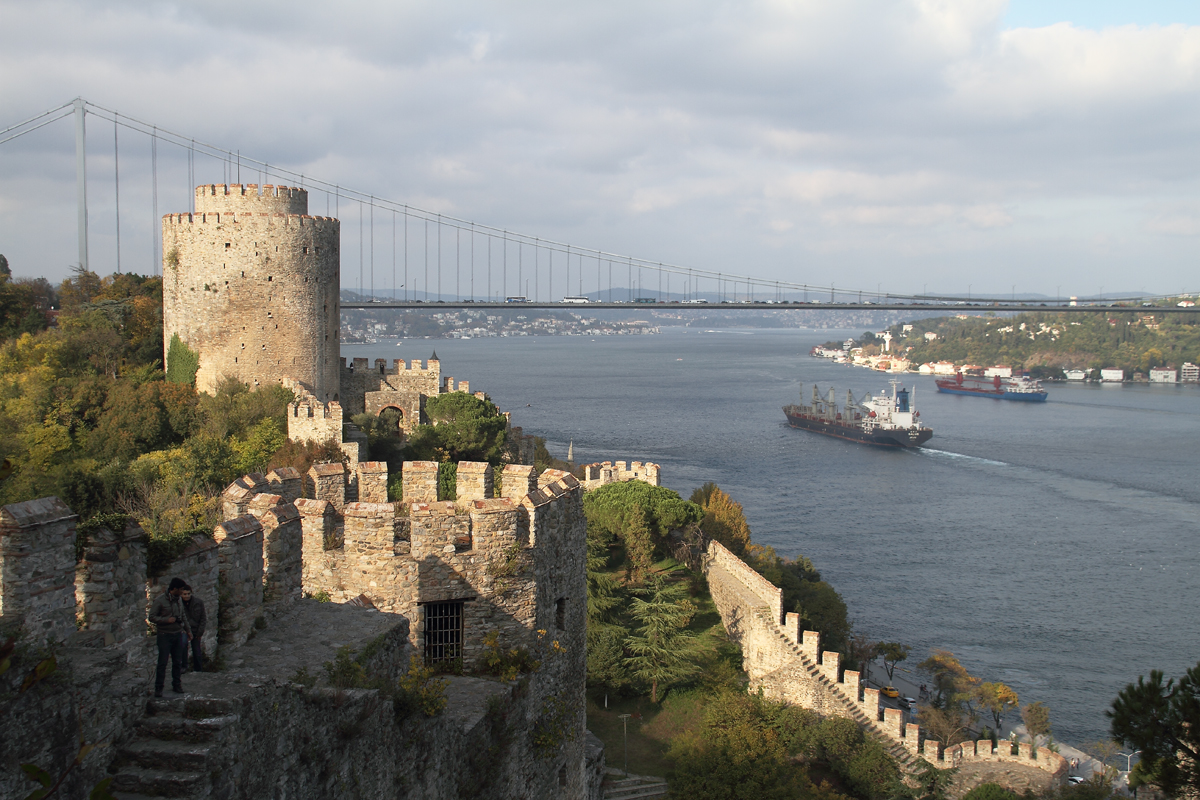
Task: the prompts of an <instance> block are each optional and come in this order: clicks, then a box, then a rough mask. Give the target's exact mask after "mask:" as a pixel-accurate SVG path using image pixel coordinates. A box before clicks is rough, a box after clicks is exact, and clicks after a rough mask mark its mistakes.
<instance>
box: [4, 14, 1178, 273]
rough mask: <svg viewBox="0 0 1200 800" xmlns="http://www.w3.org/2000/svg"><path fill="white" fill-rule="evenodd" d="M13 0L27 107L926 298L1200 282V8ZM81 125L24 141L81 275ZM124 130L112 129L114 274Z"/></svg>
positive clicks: (132, 150) (129, 208) (28, 225)
mask: <svg viewBox="0 0 1200 800" xmlns="http://www.w3.org/2000/svg"><path fill="white" fill-rule="evenodd" d="M0 4H2V5H0V14H3V18H4V20H5V24H4V26H3V27H0V75H3V76H4V78H3V79H2V80H0V109H3V114H2V116H3V117H4V118H3V119H0V123H3V124H8V123H11V122H15V121H17V120H19V119H21V118H23V117H25V116H30V115H32V114H34V113H37V112H38V111H41V110H43V109H45V108H48V107H51V106H53V105H57V104H58V103H61V102H64V101H66V100H68V99H69V98H71V97H74V96H76V95H80V94H82V95H84V96H86V97H88V98H89V99H91V100H92V101H94V102H97V103H99V104H101V105H104V106H107V107H110V108H116V109H118V110H120V111H122V112H124V113H128V114H131V115H134V116H137V117H140V118H142V119H146V120H148V121H152V122H155V123H157V124H160V125H164V126H167V127H169V128H172V129H174V130H178V131H180V132H184V133H186V134H187V135H189V136H193V135H194V136H196V138H197V139H202V140H205V141H210V142H213V143H215V144H219V145H223V146H227V147H230V148H231V149H240V150H241V151H242V152H243V153H246V154H249V155H254V156H256V157H258V158H262V159H264V160H267V161H270V162H271V163H272V164H279V165H281V166H286V167H287V168H289V169H292V170H295V171H297V172H303V173H305V174H306V175H317V176H320V177H324V178H327V179H329V180H331V181H335V182H338V183H340V184H342V185H352V186H355V187H356V188H360V189H362V190H363V191H365V192H367V193H370V194H374V195H376V196H381V197H388V198H392V199H395V200H398V201H400V202H406V203H409V204H414V205H422V204H423V205H425V206H427V207H428V208H430V210H433V211H435V212H441V213H454V214H456V215H458V216H462V217H464V218H467V219H473V220H477V221H479V222H481V223H485V224H490V225H496V226H498V227H501V228H507V229H510V230H512V229H519V230H522V231H525V232H527V233H529V234H530V235H534V236H539V237H541V238H554V239H559V240H563V241H571V242H572V243H573V245H578V246H581V247H587V246H594V247H601V248H604V249H605V250H609V251H614V252H625V253H633V254H636V255H643V256H645V257H648V258H653V259H654V260H670V261H672V262H675V263H681V264H687V265H693V266H696V267H702V268H707V269H714V270H722V271H736V269H740V268H741V267H738V266H737V265H739V264H747V263H753V264H755V265H756V266H755V269H756V270H758V271H760V272H761V273H762V277H765V278H768V279H774V278H780V279H782V278H784V277H786V276H787V275H789V274H790V273H791V271H792V270H793V269H794V264H795V254H796V253H798V252H799V253H805V254H807V257H808V258H809V262H808V263H810V264H811V266H812V268H813V269H814V270H815V271H816V272H820V271H822V270H825V271H833V270H839V271H845V270H851V271H853V272H854V273H855V274H859V275H861V276H862V280H863V281H864V282H865V283H867V284H868V285H873V284H874V283H875V282H876V281H895V280H907V281H911V282H912V285H910V286H908V287H902V286H897V287H895V291H903V290H904V289H905V288H908V289H910V290H911V289H912V288H913V286H916V287H918V288H919V286H920V285H921V284H923V283H925V282H926V281H928V280H938V279H939V276H941V275H944V274H950V272H949V271H950V270H951V269H952V270H953V274H955V275H961V274H962V273H963V272H964V271H971V270H977V279H976V283H977V285H982V284H983V283H986V282H987V281H988V280H991V279H992V277H991V276H993V275H994V274H996V271H995V264H996V263H1007V264H1016V265H1018V266H1015V267H1010V268H1009V269H1010V271H1011V270H1015V271H1017V272H1018V273H1020V274H1014V275H1013V276H1012V277H1011V278H1010V277H1008V275H1007V273H1006V277H1005V278H1004V281H1005V287H1008V286H1010V285H1011V282H1012V281H1013V280H1018V281H1021V282H1027V283H1028V290H1029V291H1034V290H1038V289H1041V290H1046V287H1047V286H1049V287H1050V288H1051V289H1052V288H1053V285H1055V284H1058V283H1070V282H1071V280H1072V279H1073V277H1074V276H1076V275H1081V274H1089V275H1090V273H1091V272H1095V271H1097V270H1100V271H1109V273H1110V275H1109V276H1108V277H1105V278H1104V282H1105V284H1109V285H1117V284H1119V283H1120V276H1121V275H1122V274H1123V273H1124V272H1125V271H1128V270H1130V269H1134V268H1136V265H1137V264H1139V263H1140V262H1139V261H1138V253H1139V252H1144V251H1147V250H1152V251H1153V252H1154V253H1155V254H1156V260H1157V263H1158V265H1159V267H1158V271H1159V272H1160V273H1161V280H1163V281H1164V284H1165V286H1167V287H1171V288H1175V287H1176V286H1177V285H1178V284H1180V282H1181V281H1182V282H1187V281H1189V280H1194V278H1193V277H1192V273H1193V271H1194V270H1193V269H1192V266H1191V265H1192V263H1193V262H1194V241H1193V240H1191V239H1190V238H1188V237H1193V236H1195V235H1196V232H1195V231H1196V223H1195V220H1196V219H1197V214H1196V212H1195V209H1194V208H1187V207H1178V204H1177V203H1176V200H1175V198H1179V197H1188V196H1195V194H1196V191H1197V189H1200V185H1198V184H1200V164H1197V162H1196V159H1195V157H1194V147H1195V141H1196V139H1197V134H1198V133H1200V27H1188V26H1182V25H1173V26H1126V27H1119V28H1106V29H1104V30H1102V31H1091V30H1086V29H1082V28H1078V27H1075V26H1072V25H1070V24H1065V23H1064V24H1057V25H1051V26H1046V27H1042V28H1021V29H1015V30H1004V29H1003V27H1002V21H1003V17H1004V14H1005V10H1006V4H1005V3H1004V2H1003V0H901V2H896V3H882V4H881V3H877V2H871V1H869V0H844V2H838V3H828V2H820V0H788V1H787V2H785V1H784V0H751V2H746V3H738V4H733V3H729V2H728V1H727V0H688V2H684V0H663V1H662V2H660V3H654V4H646V3H643V2H633V1H632V0H613V2H610V3H604V4H565V5H563V4H559V5H555V4H532V3H520V2H504V1H501V2H496V3H478V2H474V3H461V2H452V1H449V2H439V3H432V2H386V3H385V2H382V0H370V1H368V2H363V3H355V4H350V5H345V4H342V5H331V4H327V3H325V4H322V3H315V2H310V1H309V0H293V2H289V3H286V4H285V3H283V2H282V1H281V0H262V1H261V2H256V3H253V4H248V5H247V4H244V3H234V2H233V0H214V2H211V3H206V4H199V5H198V4H194V3H182V2H169V3H158V4H144V3H135V2H119V1H118V2H111V3H105V4H95V3H85V2H81V1H80V2H73V1H71V0H46V2H40V3H36V4H34V3H20V2H11V1H9V2H6V1H5V0H0ZM59 125H61V126H63V129H62V130H61V131H57V130H56V129H52V128H47V129H45V132H44V133H45V136H43V135H42V132H39V133H37V134H32V135H30V136H28V137H25V138H23V139H20V140H16V141H15V142H13V143H9V144H5V145H0V207H3V208H5V209H7V210H6V212H5V213H4V214H3V215H0V247H3V248H4V251H5V253H6V255H8V256H9V258H10V261H12V262H13V263H14V267H15V268H16V269H18V270H21V269H24V270H27V271H30V272H37V273H38V274H40V272H39V271H41V272H45V273H46V274H52V275H58V276H59V277H62V276H63V275H65V266H64V265H66V264H68V263H70V262H71V261H72V260H73V259H74V255H73V252H74V243H73V239H72V237H73V228H72V227H71V215H70V214H66V215H62V216H63V219H59V218H58V216H60V215H59V212H60V210H61V207H62V205H63V204H64V203H67V202H69V200H70V198H71V197H73V187H72V182H73V175H74V173H73V160H72V155H73V151H72V143H71V131H70V128H69V123H67V122H63V123H59ZM0 127H2V125H0ZM122 137H124V138H122V141H121V148H122V151H121V169H122V201H121V207H122V215H123V217H122V228H121V235H122V251H123V252H125V250H126V248H128V249H129V252H131V253H138V254H143V253H149V252H150V241H151V240H150V236H151V231H152V229H153V227H154V220H153V214H152V213H151V208H150V201H151V200H150V170H149V164H148V159H147V154H148V143H147V142H146V141H144V140H141V139H138V138H137V137H135V136H134V135H133V134H128V135H127V134H125V133H122ZM110 153H111V131H103V130H101V127H100V125H99V124H98V123H96V124H92V127H90V128H89V159H90V160H89V164H90V166H91V169H90V182H91V183H90V187H89V197H90V200H91V202H92V204H93V218H94V222H93V224H92V236H93V240H94V248H93V249H94V251H95V252H96V253H97V255H96V259H97V263H98V265H99V266H100V267H101V268H104V266H105V265H109V266H111V264H110V262H112V261H113V258H112V255H111V254H113V253H115V247H114V244H115V242H114V241H113V233H114V232H113V231H112V230H111V229H112V227H113V226H112V224H111V218H112V213H113V208H112V205H113V204H112V185H111V177H110V176H111V174H112V170H111V167H112V164H111V158H110V156H109V154H110ZM159 159H160V162H159V168H158V172H159V178H160V200H159V204H160V208H159V213H166V212H167V211H168V210H173V209H178V208H181V207H185V204H186V202H187V186H186V183H187V181H186V175H187V172H186V162H185V161H181V153H180V152H179V151H177V150H175V149H173V148H169V147H166V146H165V145H163V146H160V153H159ZM196 169H197V180H198V181H199V180H203V181H204V182H214V181H217V180H221V179H223V176H224V175H225V174H226V173H227V171H228V168H227V167H225V166H224V165H222V164H220V163H209V162H207V161H205V162H203V163H198V164H197V167H196ZM243 178H244V179H246V173H245V172H244V173H243ZM255 179H256V178H255ZM64 198H65V199H64ZM325 202H326V199H325V198H324V197H323V196H321V195H320V194H319V193H314V194H313V197H312V203H313V205H314V210H319V211H320V212H321V213H324V207H325ZM126 213H128V214H129V215H130V217H129V219H128V221H126V219H125V217H124V215H125V214H126ZM64 220H65V221H64ZM350 227H354V228H355V229H356V228H357V225H354V226H347V228H346V229H347V230H349V228H350ZM1109 232H1119V236H1118V239H1119V241H1120V242H1121V243H1122V244H1121V245H1120V246H1119V247H1116V248H1110V249H1109V251H1108V252H1109V253H1110V256H1109V257H1108V260H1106V261H1104V262H1103V263H1098V262H1097V260H1096V258H1095V250H1094V248H1095V242H1096V241H1097V239H1096V236H1097V234H1098V233H1101V234H1108V233H1109ZM344 233H345V231H344ZM353 233H354V235H357V232H356V230H355V231H354V232H353ZM346 235H347V236H349V235H350V234H346ZM1051 245H1052V246H1051ZM343 249H344V250H347V251H349V250H350V249H351V248H349V247H347V248H343ZM881 252H886V253H888V254H889V256H894V259H893V258H889V259H888V265H887V266H883V265H882V262H881V259H880V253H881ZM145 258H146V259H147V260H148V256H146V257H145ZM897 266H901V267H905V269H896V268H895V267H897ZM897 275H900V276H902V277H901V278H897V277H896V276H897ZM1089 280H1093V279H1092V278H1090V277H1089ZM1094 280H1096V282H1098V279H1094ZM930 288H931V290H932V289H933V286H932V285H931V287H930Z"/></svg>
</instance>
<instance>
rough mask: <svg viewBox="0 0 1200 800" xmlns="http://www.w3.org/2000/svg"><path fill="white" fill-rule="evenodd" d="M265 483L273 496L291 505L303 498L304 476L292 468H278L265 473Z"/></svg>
mask: <svg viewBox="0 0 1200 800" xmlns="http://www.w3.org/2000/svg"><path fill="white" fill-rule="evenodd" d="M267 483H268V484H269V485H270V487H271V491H272V492H273V493H274V494H277V495H279V496H280V497H282V498H283V500H284V502H286V503H292V502H295V501H296V500H298V499H300V498H301V497H303V496H304V476H303V475H301V474H300V472H299V470H296V469H294V468H292V467H280V468H279V469H273V470H271V471H270V472H268V473H267Z"/></svg>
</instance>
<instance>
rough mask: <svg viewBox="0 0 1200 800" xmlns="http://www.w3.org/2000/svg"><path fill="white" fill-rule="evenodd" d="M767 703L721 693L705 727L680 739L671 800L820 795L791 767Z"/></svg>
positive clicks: (675, 744)
mask: <svg viewBox="0 0 1200 800" xmlns="http://www.w3.org/2000/svg"><path fill="white" fill-rule="evenodd" d="M771 717H772V713H771V710H770V708H769V704H768V703H767V702H766V701H764V700H762V699H761V698H757V697H754V696H750V695H747V694H745V693H744V692H732V691H728V692H722V693H721V694H719V695H718V696H717V697H716V698H714V700H713V702H712V703H710V704H709V706H708V707H707V708H706V709H705V714H704V720H703V723H702V724H701V725H700V726H699V727H698V728H697V729H695V730H691V731H685V732H684V733H682V734H680V735H679V736H676V737H675V738H674V739H673V740H672V742H671V747H670V750H669V751H668V752H667V756H668V758H670V759H671V760H672V762H673V764H674V769H673V770H672V772H671V774H670V776H669V778H670V781H671V792H672V795H673V796H674V795H677V796H679V797H687V798H694V800H760V798H761V799H762V800H785V799H787V800H790V799H791V798H796V797H813V796H814V795H815V794H817V793H816V792H815V791H814V787H813V786H812V784H811V783H810V782H809V781H808V778H807V776H806V775H805V773H804V771H803V770H802V769H800V768H798V767H797V766H796V765H795V764H793V763H792V761H791V759H790V758H789V756H788V752H787V749H786V748H785V746H784V744H783V741H782V737H781V736H780V734H779V732H778V731H777V730H775V729H774V728H773V727H772V725H771V721H772V720H771Z"/></svg>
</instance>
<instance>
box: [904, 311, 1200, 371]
mask: <svg viewBox="0 0 1200 800" xmlns="http://www.w3.org/2000/svg"><path fill="white" fill-rule="evenodd" d="M1198 322H1200V320H1198V319H1197V318H1195V317H1194V316H1193V315H1191V314H1164V313H1162V312H1161V311H1157V312H1156V310H1155V309H1153V308H1146V309H1143V310H1141V311H1137V312H1128V311H1117V310H1115V309H1105V310H1103V311H1098V312H1096V313H1094V314H1093V313H1078V312H1074V313H1029V314H1018V315H1016V316H1013V317H994V316H982V317H967V318H964V319H960V318H957V317H936V318H931V319H922V320H918V321H916V322H913V323H912V330H911V331H908V332H905V331H903V326H901V325H895V326H892V328H890V329H889V330H890V331H891V333H892V337H893V338H892V348H893V349H896V348H897V346H899V352H904V350H905V349H907V348H911V350H910V351H909V353H908V359H909V361H910V362H911V363H913V364H924V363H926V362H930V361H951V362H954V363H956V364H979V365H982V366H991V365H993V364H1004V365H1008V366H1012V367H1014V368H1024V369H1027V370H1034V369H1035V368H1038V367H1051V368H1054V370H1055V371H1057V369H1103V368H1120V369H1124V370H1126V371H1127V372H1147V371H1149V370H1150V369H1151V368H1152V367H1158V366H1172V367H1178V366H1179V365H1180V364H1182V363H1183V362H1185V361H1190V362H1192V363H1193V364H1194V363H1198V362H1200V324H1197V323H1198ZM927 332H933V333H936V334H937V338H936V339H932V340H927V339H926V338H925V334H926V333H927Z"/></svg>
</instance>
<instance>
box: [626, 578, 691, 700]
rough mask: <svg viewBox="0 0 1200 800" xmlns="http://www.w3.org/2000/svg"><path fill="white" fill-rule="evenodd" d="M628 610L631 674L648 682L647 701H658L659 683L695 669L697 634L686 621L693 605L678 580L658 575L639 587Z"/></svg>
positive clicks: (664, 684)
mask: <svg viewBox="0 0 1200 800" xmlns="http://www.w3.org/2000/svg"><path fill="white" fill-rule="evenodd" d="M636 594H637V595H638V596H636V597H634V598H633V600H632V601H631V602H630V606H629V614H630V616H631V617H633V619H634V622H635V624H636V628H635V632H634V633H633V634H632V635H631V636H629V637H628V638H627V639H626V640H625V649H626V650H627V651H628V652H629V656H628V657H627V658H626V659H625V663H626V665H627V666H628V667H629V672H630V674H631V675H632V676H633V677H634V678H636V679H638V680H640V681H642V682H644V683H648V684H650V702H652V703H657V702H658V690H659V687H663V688H667V687H669V686H670V685H671V684H673V683H679V682H680V681H683V680H685V679H687V678H689V677H691V676H692V675H693V674H694V673H695V671H696V666H695V658H694V657H695V655H696V637H695V635H694V634H692V633H691V632H690V631H688V630H687V625H688V623H689V622H691V620H692V616H693V615H694V614H695V613H696V607H695V606H694V605H693V604H692V602H691V601H690V600H688V599H687V589H686V587H685V586H683V585H681V584H672V583H667V582H666V581H665V580H663V577H662V576H661V575H656V576H654V578H653V580H652V581H651V583H650V585H649V586H647V587H646V588H645V589H641V590H638V591H637V593H636Z"/></svg>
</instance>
